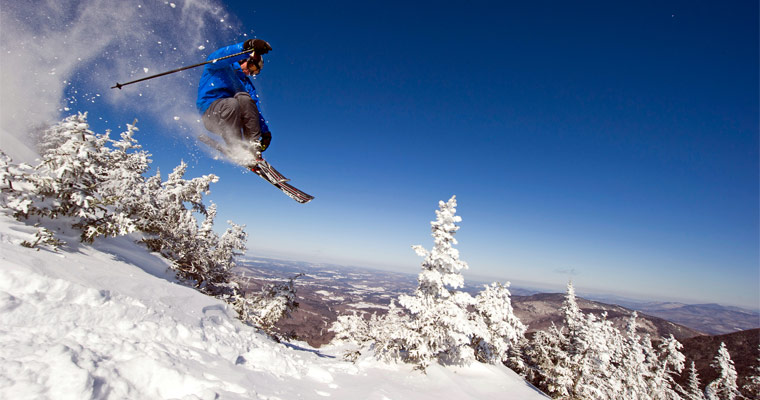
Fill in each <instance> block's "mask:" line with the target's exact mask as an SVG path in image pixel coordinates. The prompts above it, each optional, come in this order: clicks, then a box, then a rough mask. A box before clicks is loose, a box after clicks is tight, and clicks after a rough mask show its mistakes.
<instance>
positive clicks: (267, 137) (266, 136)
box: [261, 131, 272, 151]
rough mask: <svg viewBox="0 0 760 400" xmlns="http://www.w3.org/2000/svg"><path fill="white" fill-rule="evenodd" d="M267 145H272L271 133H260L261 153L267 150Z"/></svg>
mask: <svg viewBox="0 0 760 400" xmlns="http://www.w3.org/2000/svg"><path fill="white" fill-rule="evenodd" d="M269 143H272V132H268V131H267V132H261V151H264V150H266V149H267V148H269Z"/></svg>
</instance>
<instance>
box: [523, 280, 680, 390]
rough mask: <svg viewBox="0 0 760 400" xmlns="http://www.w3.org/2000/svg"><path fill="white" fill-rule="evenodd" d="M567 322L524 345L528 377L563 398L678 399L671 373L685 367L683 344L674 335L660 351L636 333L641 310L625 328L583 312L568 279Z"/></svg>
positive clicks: (537, 334) (541, 332)
mask: <svg viewBox="0 0 760 400" xmlns="http://www.w3.org/2000/svg"><path fill="white" fill-rule="evenodd" d="M562 314H563V325H564V326H563V327H562V328H561V329H560V328H557V327H556V326H552V327H551V328H550V329H549V330H547V331H540V332H537V333H536V334H535V335H534V336H533V340H532V341H531V343H530V344H529V345H528V346H526V349H525V350H524V356H525V359H526V361H525V364H526V366H527V373H526V377H527V378H528V379H529V380H530V381H531V382H533V383H534V384H536V385H537V386H538V387H539V388H541V389H542V390H544V391H545V392H546V393H547V394H549V395H551V396H553V397H555V398H562V399H618V398H624V399H641V400H647V399H678V398H679V397H678V394H677V393H676V391H675V389H677V388H678V385H677V384H676V383H675V382H674V381H673V379H672V375H673V374H675V373H676V372H680V371H681V370H682V369H683V362H684V357H683V354H681V353H680V351H679V350H680V347H681V344H680V343H678V342H677V341H676V340H675V339H674V338H673V337H672V336H671V337H669V338H667V339H664V340H663V343H662V344H661V345H660V346H659V352H658V351H657V350H655V349H654V347H653V346H652V342H651V340H650V338H649V337H648V336H644V337H641V336H640V335H639V334H638V333H637V332H636V317H637V316H636V313H634V314H633V315H632V316H631V319H630V320H629V323H628V325H627V327H626V330H625V332H624V333H621V332H620V331H619V330H618V329H616V328H615V327H613V326H612V323H611V322H610V321H609V320H607V318H606V314H602V315H601V316H599V317H597V316H595V315H593V314H584V313H583V312H582V310H581V309H580V307H579V306H578V303H577V299H576V296H575V289H574V287H573V285H572V283H569V284H568V287H567V293H566V296H565V301H564V302H563V305H562Z"/></svg>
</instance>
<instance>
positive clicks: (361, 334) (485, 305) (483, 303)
mask: <svg viewBox="0 0 760 400" xmlns="http://www.w3.org/2000/svg"><path fill="white" fill-rule="evenodd" d="M456 205H457V203H456V197H455V196H453V197H452V198H451V199H450V200H449V201H447V202H443V201H440V202H439V209H438V210H437V211H436V220H435V221H432V222H431V227H432V236H433V240H434V246H433V249H432V250H430V251H427V250H425V249H423V248H422V247H421V246H414V247H413V248H414V250H415V251H416V252H417V254H419V255H420V256H422V257H424V260H423V262H422V271H421V272H420V274H419V276H418V287H417V289H416V290H415V292H414V294H413V295H411V296H410V295H402V296H400V297H399V301H398V303H399V305H398V306H397V305H396V303H395V302H394V301H392V302H391V304H390V306H389V311H388V313H387V314H385V315H383V316H377V315H374V314H373V315H372V316H371V317H370V318H369V319H366V318H363V317H362V316H360V315H356V314H354V315H346V316H339V317H338V320H337V321H336V322H335V323H334V324H333V325H332V326H331V331H333V332H335V333H336V338H337V339H339V340H348V341H353V342H357V343H360V344H364V345H366V344H368V343H370V344H371V347H372V350H373V351H374V352H375V355H376V356H378V357H380V358H384V359H387V360H391V359H400V360H403V361H406V362H410V363H413V364H416V365H417V367H418V368H420V369H422V370H424V369H425V368H427V366H429V365H430V364H431V363H433V362H440V363H442V364H469V363H471V362H473V361H476V360H480V361H483V362H491V363H495V362H505V361H510V362H511V364H513V365H520V364H521V363H522V360H521V359H520V357H519V356H518V353H517V350H518V348H517V346H516V344H517V343H518V342H520V341H521V340H522V339H523V338H524V336H523V334H524V332H525V329H526V328H525V326H524V325H523V324H522V323H520V321H519V320H518V319H517V317H516V316H515V315H514V313H513V309H512V304H511V300H510V298H509V296H510V293H509V290H508V289H507V286H508V285H507V286H504V285H501V284H498V283H494V284H493V285H491V286H487V287H486V289H485V290H484V291H483V292H482V293H481V294H480V295H478V297H477V298H473V297H472V296H470V295H469V294H468V293H466V292H463V291H461V290H458V289H459V288H461V287H462V286H463V285H464V278H463V277H462V274H461V271H462V270H464V269H466V268H467V263H465V262H464V261H462V260H460V259H459V251H458V250H457V249H455V248H454V245H456V244H457V241H456V239H455V238H454V234H455V233H456V231H457V230H458V229H459V226H457V223H458V222H460V221H461V220H462V219H461V217H459V216H457V215H456ZM521 368H522V367H521Z"/></svg>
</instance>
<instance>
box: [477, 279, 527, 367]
mask: <svg viewBox="0 0 760 400" xmlns="http://www.w3.org/2000/svg"><path fill="white" fill-rule="evenodd" d="M475 312H476V313H477V314H475V315H476V316H477V318H474V320H475V321H480V322H481V323H480V324H477V325H476V326H477V330H476V336H475V338H473V347H474V348H475V354H476V357H477V358H478V360H479V361H483V362H490V363H493V362H506V361H508V360H509V358H510V356H509V355H510V350H511V349H514V348H515V346H516V345H517V344H518V342H520V341H521V340H522V339H523V338H524V335H525V331H526V329H527V328H526V326H525V325H523V323H522V322H520V319H519V318H517V316H516V315H515V314H514V310H513V308H512V300H511V299H510V293H509V282H507V283H506V284H505V285H502V284H501V283H498V282H494V283H492V284H491V285H490V286H488V285H487V286H486V287H485V290H483V291H482V292H480V293H479V294H478V296H477V297H476V298H475ZM516 362H518V360H517V359H516V358H515V357H512V360H511V364H515V363H516Z"/></svg>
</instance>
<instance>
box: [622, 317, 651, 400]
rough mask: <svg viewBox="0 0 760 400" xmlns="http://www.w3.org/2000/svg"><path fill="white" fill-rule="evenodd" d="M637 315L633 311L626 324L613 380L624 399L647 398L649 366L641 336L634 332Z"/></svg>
mask: <svg viewBox="0 0 760 400" xmlns="http://www.w3.org/2000/svg"><path fill="white" fill-rule="evenodd" d="M637 317H638V314H637V313H636V312H635V311H634V312H633V313H632V314H631V318H630V319H629V321H628V324H627V325H626V330H625V333H624V336H623V341H622V343H621V346H620V355H619V359H618V367H617V368H616V370H615V380H616V382H619V384H620V395H621V397H622V398H625V399H647V398H649V394H648V390H647V389H648V385H647V379H648V378H649V375H650V368H649V365H648V364H647V363H646V361H647V357H646V355H645V353H644V345H643V344H642V341H641V337H640V336H639V334H638V333H637V332H636V326H637V323H636V319H637Z"/></svg>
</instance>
